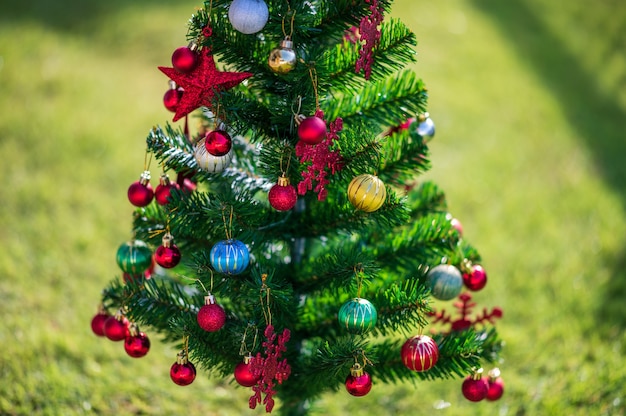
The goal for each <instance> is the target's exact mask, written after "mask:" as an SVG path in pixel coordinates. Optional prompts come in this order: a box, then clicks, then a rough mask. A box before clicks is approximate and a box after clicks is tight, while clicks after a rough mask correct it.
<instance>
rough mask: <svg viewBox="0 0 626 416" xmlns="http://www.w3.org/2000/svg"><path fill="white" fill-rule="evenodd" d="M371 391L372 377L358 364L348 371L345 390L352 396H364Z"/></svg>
mask: <svg viewBox="0 0 626 416" xmlns="http://www.w3.org/2000/svg"><path fill="white" fill-rule="evenodd" d="M371 389H372V377H371V376H370V375H369V374H368V373H366V372H365V371H363V369H362V368H361V366H360V365H359V364H355V365H354V366H353V367H352V368H351V369H350V374H349V375H348V377H346V390H348V393H350V394H351V395H353V396H357V397H360V396H365V395H366V394H367V393H369V392H370V390H371Z"/></svg>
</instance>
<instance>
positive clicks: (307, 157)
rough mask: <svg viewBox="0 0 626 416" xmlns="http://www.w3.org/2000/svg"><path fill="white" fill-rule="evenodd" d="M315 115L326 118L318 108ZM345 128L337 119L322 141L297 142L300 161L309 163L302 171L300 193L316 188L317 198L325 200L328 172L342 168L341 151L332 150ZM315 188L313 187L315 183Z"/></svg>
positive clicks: (297, 153)
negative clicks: (312, 142) (312, 143)
mask: <svg viewBox="0 0 626 416" xmlns="http://www.w3.org/2000/svg"><path fill="white" fill-rule="evenodd" d="M315 116H316V117H318V118H321V119H324V112H322V111H321V110H318V111H317V112H316V113H315ZM342 129H343V120H342V119H341V118H337V119H335V121H333V122H332V123H330V125H329V131H328V133H327V134H326V138H325V139H324V140H322V142H321V143H318V144H315V145H308V144H305V143H303V142H302V140H300V141H299V142H298V144H296V156H298V157H299V158H300V163H308V162H310V164H309V165H308V166H307V169H306V171H304V172H302V180H301V181H300V182H299V183H298V193H299V194H300V195H304V194H306V193H307V191H310V190H312V189H313V190H314V192H316V193H317V199H318V200H319V201H323V200H325V199H326V196H327V195H328V191H327V190H326V185H328V184H329V183H330V181H329V180H328V178H327V177H328V174H329V173H330V174H335V172H337V171H339V170H341V168H342V167H343V165H342V162H343V160H342V158H341V155H340V154H339V151H333V150H331V148H332V146H333V141H334V140H337V139H339V132H340V131H341V130H342ZM314 182H317V183H316V184H315V188H313V183H314Z"/></svg>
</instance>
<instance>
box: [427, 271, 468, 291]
mask: <svg viewBox="0 0 626 416" xmlns="http://www.w3.org/2000/svg"><path fill="white" fill-rule="evenodd" d="M426 279H427V282H428V285H429V286H430V292H431V293H432V295H433V296H434V297H436V298H437V299H440V300H450V299H452V298H455V297H457V296H459V294H460V293H461V289H463V276H462V275H461V272H460V271H459V269H457V268H456V267H454V266H452V265H450V264H440V265H438V266H435V267H433V268H432V269H430V271H429V272H428V274H427V275H426Z"/></svg>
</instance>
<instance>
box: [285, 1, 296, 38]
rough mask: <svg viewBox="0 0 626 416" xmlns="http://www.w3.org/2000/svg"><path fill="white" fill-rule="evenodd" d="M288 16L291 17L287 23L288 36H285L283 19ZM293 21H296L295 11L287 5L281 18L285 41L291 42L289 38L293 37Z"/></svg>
mask: <svg viewBox="0 0 626 416" xmlns="http://www.w3.org/2000/svg"><path fill="white" fill-rule="evenodd" d="M289 15H291V21H290V22H289V34H287V31H286V30H285V18H286V17H287V16H289ZM295 19H296V12H295V10H291V5H290V4H289V3H287V13H286V14H285V16H284V17H283V21H282V28H283V36H285V39H287V40H291V36H292V35H293V25H294V21H295Z"/></svg>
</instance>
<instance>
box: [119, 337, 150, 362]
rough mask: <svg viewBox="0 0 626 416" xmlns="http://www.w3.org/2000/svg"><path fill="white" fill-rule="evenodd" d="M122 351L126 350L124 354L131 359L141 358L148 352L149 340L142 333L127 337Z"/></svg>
mask: <svg viewBox="0 0 626 416" xmlns="http://www.w3.org/2000/svg"><path fill="white" fill-rule="evenodd" d="M124 350H126V354H128V355H130V356H131V357H134V358H140V357H143V356H144V355H146V354H147V353H148V351H149V350H150V339H149V338H148V336H147V335H146V334H144V333H143V332H137V333H136V335H129V336H127V337H126V339H125V340H124Z"/></svg>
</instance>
